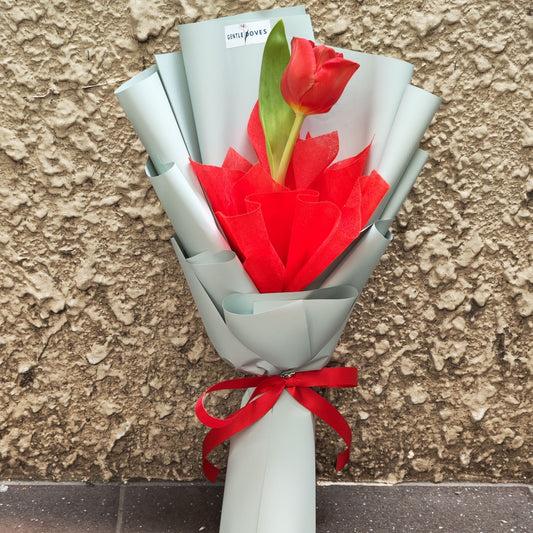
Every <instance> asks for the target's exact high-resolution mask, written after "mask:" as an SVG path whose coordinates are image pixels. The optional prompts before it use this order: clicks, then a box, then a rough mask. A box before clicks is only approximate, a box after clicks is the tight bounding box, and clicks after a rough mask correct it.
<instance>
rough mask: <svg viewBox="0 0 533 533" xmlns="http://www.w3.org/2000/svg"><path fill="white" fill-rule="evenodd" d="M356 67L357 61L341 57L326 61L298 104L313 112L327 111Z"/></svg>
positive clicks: (357, 66)
mask: <svg viewBox="0 0 533 533" xmlns="http://www.w3.org/2000/svg"><path fill="white" fill-rule="evenodd" d="M358 68H359V65H358V64H357V63H354V62H353V61H348V60H347V59H344V58H342V57H336V58H334V59H331V60H329V61H327V62H326V63H324V65H322V68H321V69H320V70H319V71H318V72H317V73H316V74H315V83H314V85H313V86H312V87H311V88H310V89H309V90H308V91H307V92H306V93H305V94H304V95H302V97H301V98H300V105H301V106H302V107H304V108H306V109H311V110H312V112H313V113H314V114H319V113H327V112H328V111H329V110H330V109H331V108H332V107H333V105H334V104H335V103H336V102H337V100H338V99H339V98H340V97H341V95H342V92H343V91H344V88H345V87H346V85H347V84H348V82H349V81H350V78H351V77H352V76H353V74H354V73H355V71H356V70H357V69H358Z"/></svg>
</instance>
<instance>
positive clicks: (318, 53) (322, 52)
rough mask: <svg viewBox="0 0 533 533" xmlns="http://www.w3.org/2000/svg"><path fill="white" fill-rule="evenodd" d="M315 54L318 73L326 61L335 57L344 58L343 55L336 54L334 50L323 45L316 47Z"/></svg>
mask: <svg viewBox="0 0 533 533" xmlns="http://www.w3.org/2000/svg"><path fill="white" fill-rule="evenodd" d="M313 52H314V54H315V59H316V70H317V71H318V70H320V68H321V67H322V65H323V64H324V63H325V62H326V61H329V60H330V59H333V58H334V57H342V54H339V53H337V52H335V50H333V48H331V47H329V46H325V45H323V44H321V45H318V46H315V47H314V49H313Z"/></svg>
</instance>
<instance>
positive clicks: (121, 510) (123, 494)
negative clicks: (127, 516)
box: [115, 485, 126, 533]
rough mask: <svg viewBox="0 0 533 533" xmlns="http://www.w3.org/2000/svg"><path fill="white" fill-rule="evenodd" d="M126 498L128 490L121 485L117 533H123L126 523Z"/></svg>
mask: <svg viewBox="0 0 533 533" xmlns="http://www.w3.org/2000/svg"><path fill="white" fill-rule="evenodd" d="M125 498H126V488H125V487H124V485H121V487H120V491H119V493H118V509H117V524H116V527H115V533H122V525H123V522H124V500H125Z"/></svg>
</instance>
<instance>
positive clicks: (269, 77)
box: [259, 20, 294, 179]
mask: <svg viewBox="0 0 533 533" xmlns="http://www.w3.org/2000/svg"><path fill="white" fill-rule="evenodd" d="M290 57H291V53H290V50H289V43H288V42H287V37H286V35H285V26H284V25H283V21H282V20H279V21H278V22H277V23H276V25H275V26H274V27H273V28H272V30H271V32H270V35H269V36H268V39H267V41H266V43H265V49H264V52H263V62H262V64H261V78H260V80H259V117H260V118H261V124H262V126H263V132H264V133H265V142H266V150H267V155H268V163H269V165H270V173H271V175H272V178H273V179H275V177H276V175H277V172H278V168H279V164H280V160H281V156H282V155H283V151H284V149H285V145H286V144H287V139H288V137H289V133H290V131H291V128H292V125H293V123H294V111H293V110H292V109H291V108H290V107H289V105H288V104H287V102H285V100H284V98H283V95H282V94H281V88H280V84H281V77H282V75H283V72H284V71H285V68H286V67H287V65H288V63H289V60H290Z"/></svg>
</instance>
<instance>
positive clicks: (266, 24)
mask: <svg viewBox="0 0 533 533" xmlns="http://www.w3.org/2000/svg"><path fill="white" fill-rule="evenodd" d="M224 29H225V31H226V48H235V47H236V46H246V45H248V44H260V43H264V42H265V41H266V40H267V37H268V34H269V33H270V20H258V21H256V22H248V23H247V24H232V25H231V26H226V27H225V28H224Z"/></svg>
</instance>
